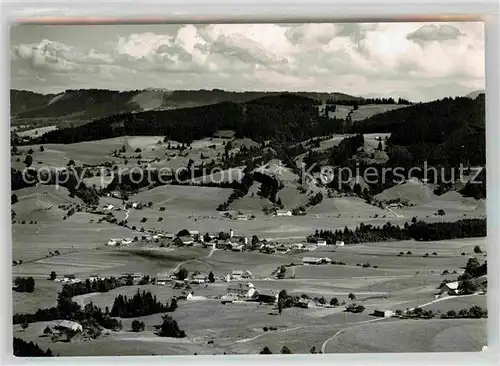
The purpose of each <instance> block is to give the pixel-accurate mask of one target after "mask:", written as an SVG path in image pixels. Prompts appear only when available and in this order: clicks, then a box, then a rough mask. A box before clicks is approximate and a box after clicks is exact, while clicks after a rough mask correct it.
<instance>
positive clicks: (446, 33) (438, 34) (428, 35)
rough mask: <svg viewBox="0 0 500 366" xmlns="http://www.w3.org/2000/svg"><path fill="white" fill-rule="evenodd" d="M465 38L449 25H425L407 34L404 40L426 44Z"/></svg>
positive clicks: (458, 30)
mask: <svg viewBox="0 0 500 366" xmlns="http://www.w3.org/2000/svg"><path fill="white" fill-rule="evenodd" d="M462 36H465V34H464V33H462V32H461V31H460V29H458V28H457V27H454V26H453V25H449V24H443V25H439V26H438V25H435V24H426V25H423V26H422V27H420V28H418V29H417V30H415V31H414V32H411V33H408V34H407V35H406V39H407V40H409V41H413V42H415V43H418V44H422V43H427V42H443V41H449V40H457V39H458V38H459V37H462Z"/></svg>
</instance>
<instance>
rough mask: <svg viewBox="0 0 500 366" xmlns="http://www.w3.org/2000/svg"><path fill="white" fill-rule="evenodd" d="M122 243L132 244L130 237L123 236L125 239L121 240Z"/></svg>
mask: <svg viewBox="0 0 500 366" xmlns="http://www.w3.org/2000/svg"><path fill="white" fill-rule="evenodd" d="M122 244H123V245H130V244H132V239H130V238H125V239H123V240H122Z"/></svg>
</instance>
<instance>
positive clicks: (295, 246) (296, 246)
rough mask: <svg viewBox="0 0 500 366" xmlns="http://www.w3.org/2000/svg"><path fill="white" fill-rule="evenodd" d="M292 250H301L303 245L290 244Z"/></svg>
mask: <svg viewBox="0 0 500 366" xmlns="http://www.w3.org/2000/svg"><path fill="white" fill-rule="evenodd" d="M291 248H292V249H303V248H304V244H302V243H295V244H292V247H291Z"/></svg>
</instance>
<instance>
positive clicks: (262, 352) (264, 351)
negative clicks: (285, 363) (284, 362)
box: [260, 346, 273, 355]
mask: <svg viewBox="0 0 500 366" xmlns="http://www.w3.org/2000/svg"><path fill="white" fill-rule="evenodd" d="M260 354H261V355H272V354H273V353H272V352H271V350H270V349H269V347H267V346H266V347H264V348H263V349H262V351H260Z"/></svg>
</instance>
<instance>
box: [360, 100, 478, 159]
mask: <svg viewBox="0 0 500 366" xmlns="http://www.w3.org/2000/svg"><path fill="white" fill-rule="evenodd" d="M485 106H486V105H485V96H484V94H481V95H480V96H479V97H477V98H476V99H470V98H454V99H453V98H444V99H442V100H438V101H434V102H429V103H419V104H415V105H413V106H410V107H407V108H401V109H396V110H392V111H389V112H385V113H380V114H377V115H375V116H373V117H370V118H367V119H365V120H363V121H359V122H356V123H354V124H353V127H352V129H353V131H355V132H358V133H391V137H390V138H389V140H388V145H389V151H388V153H389V155H390V157H391V159H390V161H389V163H388V165H390V166H396V165H397V166H403V167H409V166H416V165H418V164H421V163H423V162H424V161H427V162H429V164H430V165H449V166H458V165H459V164H460V163H463V164H464V165H465V166H467V165H472V166H474V165H484V164H485V161H486V141H485V138H486V137H485V136H486V135H485Z"/></svg>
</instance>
